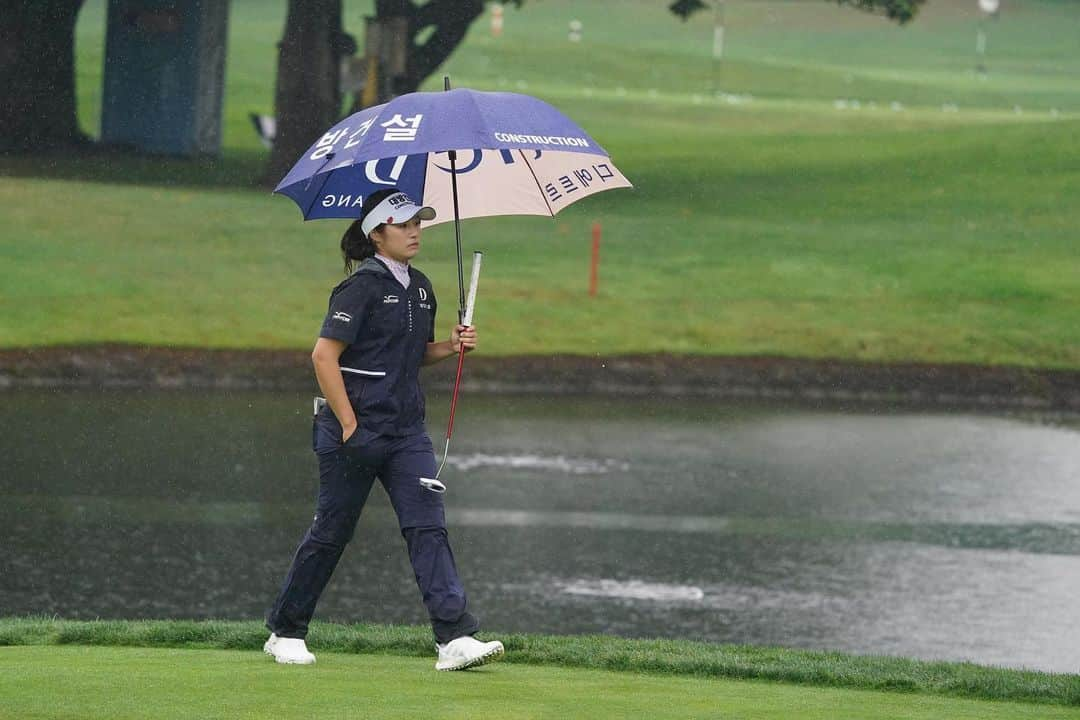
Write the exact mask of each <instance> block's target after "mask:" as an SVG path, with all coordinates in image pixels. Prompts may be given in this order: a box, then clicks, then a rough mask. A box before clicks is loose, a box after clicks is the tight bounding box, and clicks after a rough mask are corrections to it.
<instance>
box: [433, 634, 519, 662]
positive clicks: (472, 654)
mask: <svg viewBox="0 0 1080 720" xmlns="http://www.w3.org/2000/svg"><path fill="white" fill-rule="evenodd" d="M435 647H437V648H439V661H438V662H436V663H435V669H436V670H466V669H468V668H471V667H477V666H478V665H485V664H487V663H489V662H495V661H496V660H498V659H499V658H501V657H502V656H503V653H504V652H506V651H505V650H504V649H503V644H502V643H501V642H499V641H498V640H492V641H491V642H480V641H479V640H477V639H476V638H474V637H472V636H471V635H466V636H464V637H459V638H455V639H454V640H451V641H450V642H448V643H446V644H445V645H438V644H436V646H435Z"/></svg>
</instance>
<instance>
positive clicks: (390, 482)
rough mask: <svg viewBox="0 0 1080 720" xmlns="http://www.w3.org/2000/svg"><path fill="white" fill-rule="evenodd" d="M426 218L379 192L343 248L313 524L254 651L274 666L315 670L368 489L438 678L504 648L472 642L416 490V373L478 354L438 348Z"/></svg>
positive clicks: (325, 348)
mask: <svg viewBox="0 0 1080 720" xmlns="http://www.w3.org/2000/svg"><path fill="white" fill-rule="evenodd" d="M434 217H435V211H434V210H433V209H432V208H430V207H421V206H419V205H417V204H416V203H415V202H413V200H411V199H410V198H409V197H408V196H407V195H406V194H405V193H403V192H400V191H398V190H382V191H379V192H376V193H373V194H372V195H371V196H369V197H368V198H367V200H366V201H365V202H364V204H363V207H362V209H361V214H360V219H359V220H357V221H355V222H354V223H353V224H352V225H351V226H350V227H349V229H348V230H346V231H345V235H344V236H343V237H342V238H341V252H342V255H343V256H344V258H345V270H346V272H347V273H349V277H348V278H346V279H345V281H344V282H342V283H341V284H340V285H338V286H337V287H336V288H334V290H333V292H332V293H331V294H330V308H329V310H328V311H327V313H326V319H325V320H323V324H322V330H321V331H320V333H319V339H318V341H317V342H316V343H315V350H314V351H313V352H312V353H311V358H312V361H313V362H314V365H315V377H316V379H317V380H318V383H319V388H320V389H321V390H322V392H323V395H325V396H326V404H325V405H323V406H322V407H321V408H320V409H319V410H318V411H317V413H316V416H315V423H314V424H315V428H314V449H315V453H316V455H317V457H318V460H319V497H318V503H317V508H316V511H315V519H314V520H313V521H312V523H311V527H310V528H309V529H308V531H307V534H306V535H305V536H304V539H303V541H301V543H300V547H299V548H298V549H297V551H296V556H295V557H294V558H293V561H292V567H291V568H290V569H289V574H288V575H287V576H286V577H285V583H284V585H283V586H282V588H281V593H280V594H279V595H278V597H277V600H276V601H275V602H274V605H273V607H272V608H271V609H270V612H269V614H268V615H267V619H266V626H267V627H268V628H269V629H270V631H271V633H272V634H271V635H270V639H269V640H267V641H266V645H265V646H264V648H263V649H264V650H265V651H266V652H267V654H269V655H273V656H274V659H275V660H277V661H278V662H279V663H299V664H309V663H313V662H315V656H314V655H312V654H311V653H310V652H309V651H308V649H307V645H306V644H305V642H304V638H305V637H306V635H307V631H308V623H309V622H310V621H311V617H312V615H313V614H314V612H315V605H316V603H318V601H319V596H320V595H321V594H322V592H323V589H324V588H325V587H326V583H327V582H328V581H329V580H330V575H331V574H332V573H333V572H334V567H335V566H336V565H337V563H338V559H339V558H340V557H341V553H342V551H343V550H344V549H345V545H346V543H348V542H349V540H350V539H351V538H352V535H353V530H354V529H355V528H356V522H357V520H358V519H359V517H360V511H361V509H363V507H364V502H365V501H366V500H367V497H368V493H369V492H370V491H371V486H372V484H373V483H374V481H375V479H376V478H378V479H379V481H380V482H381V483H382V486H383V487H384V488H385V489H386V492H387V494H388V495H389V496H390V502H391V504H392V505H393V507H394V512H395V513H397V518H398V524H399V526H400V527H401V534H402V536H404V538H405V543H406V545H407V546H408V549H409V560H410V561H411V562H412V566H413V570H414V571H415V573H416V584H417V585H418V586H419V587H420V594H421V595H422V597H423V601H424V605H425V606H426V607H427V611H428V615H429V616H430V618H431V625H432V628H433V629H434V631H435V641H436V644H437V646H438V653H439V658H438V662H437V663H436V664H435V668H436V669H438V670H462V669H465V668H468V667H473V666H475V665H481V664H483V663H485V662H490V661H492V660H495V659H498V658H499V657H500V656H501V655H502V653H503V645H502V643H501V642H498V641H494V642H481V641H479V640H477V639H476V638H474V637H473V635H474V634H475V633H476V632H477V630H478V629H479V627H480V626H479V623H478V622H477V619H476V618H475V617H473V615H472V614H470V613H469V611H468V609H467V608H466V600H465V590H464V589H463V588H462V586H461V580H459V579H458V574H457V568H456V567H455V566H454V555H453V553H452V552H451V551H450V543H449V541H448V540H447V536H446V519H445V516H444V512H443V496H442V495H441V494H440V493H437V492H433V491H432V490H429V489H427V488H425V487H424V486H422V485H421V484H420V482H419V479H420V478H421V477H427V478H433V477H435V453H434V450H433V448H432V445H431V439H430V438H429V437H428V435H427V433H426V431H425V429H424V395H423V393H422V392H421V390H420V383H419V373H420V366H421V365H430V364H431V363H435V362H438V361H440V360H445V359H446V358H448V357H451V356H453V355H455V354H456V353H459V352H466V351H469V350H472V349H473V348H475V347H476V331H475V330H473V329H471V328H466V327H465V326H463V325H458V326H457V327H455V328H454V330H453V331H452V332H451V333H450V339H449V340H448V341H445V342H435V335H434V327H435V309H436V306H435V292H434V290H432V288H431V282H430V281H429V280H428V279H427V277H425V276H424V274H423V273H421V272H420V271H418V270H417V269H416V268H414V267H412V266H411V265H410V260H412V258H413V257H414V256H415V255H416V254H417V253H418V252H419V251H420V221H421V220H431V219H433V218H434Z"/></svg>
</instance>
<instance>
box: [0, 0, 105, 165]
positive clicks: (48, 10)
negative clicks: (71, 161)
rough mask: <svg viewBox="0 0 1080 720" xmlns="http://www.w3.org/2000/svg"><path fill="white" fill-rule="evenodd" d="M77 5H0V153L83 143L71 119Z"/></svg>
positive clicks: (59, 1) (40, 0)
mask: <svg viewBox="0 0 1080 720" xmlns="http://www.w3.org/2000/svg"><path fill="white" fill-rule="evenodd" d="M82 4H83V0H3V1H2V2H0V95H2V97H3V99H2V101H0V151H26V150H34V151H37V152H40V151H47V150H52V149H55V148H61V147H63V148H70V147H71V146H73V145H83V144H86V143H88V142H89V138H88V137H87V136H86V135H84V134H83V133H82V131H81V130H80V129H79V121H78V118H77V117H76V114H75V20H76V18H78V15H79V10H80V9H81V8H82Z"/></svg>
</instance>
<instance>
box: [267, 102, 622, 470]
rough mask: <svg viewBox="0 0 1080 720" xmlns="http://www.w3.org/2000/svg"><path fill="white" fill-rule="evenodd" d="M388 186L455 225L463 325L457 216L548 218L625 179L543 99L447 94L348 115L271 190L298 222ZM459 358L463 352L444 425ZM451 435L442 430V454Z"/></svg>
mask: <svg viewBox="0 0 1080 720" xmlns="http://www.w3.org/2000/svg"><path fill="white" fill-rule="evenodd" d="M447 84H448V85H449V81H447ZM389 187H397V188H399V189H400V190H402V191H404V192H405V193H406V194H407V195H409V196H410V197H411V198H413V199H414V200H418V201H421V202H422V204H424V205H429V206H431V207H433V208H435V212H436V217H435V219H434V220H432V221H428V222H427V224H428V225H431V224H437V223H440V222H446V221H449V220H454V222H455V231H456V232H455V234H456V238H457V265H458V297H459V308H458V312H459V319H461V318H463V317H464V311H465V288H464V274H463V271H462V263H461V236H460V230H459V222H458V221H459V220H461V219H465V218H474V217H489V216H493V215H547V216H554V215H555V214H556V213H558V212H559V211H560V210H562V209H563V208H565V207H566V206H568V205H570V204H571V203H573V202H576V201H577V200H580V199H582V198H584V197H588V196H589V195H592V194H594V193H597V192H600V191H603V190H610V189H613V188H619V187H630V182H629V181H628V180H627V179H626V178H625V177H624V176H623V174H622V173H621V172H620V171H619V170H618V168H616V167H615V164H614V163H613V162H612V161H611V158H609V157H608V153H607V151H605V150H604V149H603V148H602V147H601V146H600V145H599V143H597V142H596V141H595V140H594V139H593V138H592V137H591V136H590V135H589V134H588V133H586V132H585V131H584V130H583V129H581V128H580V127H579V126H578V125H576V124H575V123H574V122H573V121H571V120H570V119H569V118H567V117H566V116H565V115H563V114H562V113H561V112H559V111H558V110H556V109H555V108H554V107H552V106H551V105H549V104H547V103H545V102H543V101H542V100H539V99H537V98H534V97H530V96H528V95H521V94H518V93H497V92H479V91H476V90H468V89H457V90H449V89H447V90H446V91H444V92H416V93H409V94H406V95H401V96H398V97H396V98H394V99H393V100H391V101H389V102H387V103H385V104H383V105H377V106H375V107H370V108H367V109H365V110H361V111H360V112H358V113H355V114H353V115H350V116H349V117H347V118H345V119H344V120H342V121H341V122H339V123H337V124H336V125H334V126H333V127H332V128H330V129H329V130H327V131H326V132H325V133H324V134H323V136H322V137H321V138H319V139H318V140H317V141H316V142H315V144H314V145H312V146H311V147H310V148H308V150H307V152H305V153H304V156H303V157H302V158H301V159H300V160H299V162H297V163H296V165H294V166H293V168H292V170H290V171H289V173H288V175H286V176H285V178H284V179H283V180H282V181H281V182H280V183H279V184H278V186H277V187H276V188H275V189H274V192H277V193H281V194H283V195H286V196H288V197H290V198H292V200H293V201H294V202H296V204H297V205H299V206H300V210H301V211H302V212H303V214H304V219H305V220H312V219H318V218H347V219H355V218H357V217H358V216H359V214H360V208H361V206H362V205H363V202H364V198H365V197H367V196H368V195H370V194H371V193H373V192H376V191H378V190H381V189H384V188H389ZM463 359H464V353H462V354H461V356H460V357H459V360H458V376H457V380H456V381H455V384H454V402H452V404H451V408H452V409H451V414H450V429H452V428H453V407H454V404H455V403H456V400H457V391H458V385H459V383H460V380H461V362H462V360H463ZM449 435H450V430H448V431H447V449H449ZM444 461H445V455H444Z"/></svg>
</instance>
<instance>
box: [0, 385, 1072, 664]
mask: <svg viewBox="0 0 1080 720" xmlns="http://www.w3.org/2000/svg"><path fill="white" fill-rule="evenodd" d="M0 399H2V406H0V543H2V544H3V547H4V548H5V552H4V553H3V554H0V614H24V613H50V614H58V615H62V616H65V617H79V618H93V617H110V618H111V617H123V618H136V617H137V618H157V617H194V618H208V617H215V618H221V617H224V618H254V617H261V616H262V614H263V612H264V611H265V609H266V606H267V605H268V604H269V602H270V601H271V600H272V597H273V595H274V593H275V591H276V589H277V585H278V583H279V582H280V580H281V578H282V576H283V574H284V572H285V570H286V568H287V565H288V563H289V560H290V558H291V555H292V551H293V549H294V548H295V545H296V543H297V541H298V540H299V538H300V537H301V535H302V534H303V531H304V529H305V528H306V525H307V523H308V522H309V520H310V516H311V512H312V503H313V499H314V492H315V484H316V479H317V475H316V471H315V463H314V460H313V458H312V456H311V453H310V438H311V432H310V418H309V416H308V414H307V413H308V412H309V408H310V405H311V403H310V398H308V397H304V396H300V395H296V394H291V393H290V394H282V393H228V394H215V393H193V392H186V393H184V392H148V391H129V392H125V391H115V390H110V391H105V392H96V391H71V390H64V391H48V392H28V391H10V392H4V393H2V394H0ZM444 405H445V403H444V402H442V401H441V400H440V398H437V397H435V398H431V399H430V402H429V407H430V408H431V414H432V417H431V421H432V428H433V429H435V432H434V433H433V435H435V436H436V438H435V439H436V445H437V446H441V443H440V441H439V439H438V436H439V435H440V432H439V428H440V426H441V425H442V422H443V418H444V413H445V410H443V406H444ZM443 478H444V480H446V482H447V485H449V487H450V491H449V494H448V495H447V507H448V516H449V521H450V525H451V540H452V543H453V545H454V549H455V553H456V555H457V559H458V563H459V566H460V570H461V572H462V575H463V578H464V580H465V583H466V587H467V589H468V590H469V593H470V602H471V604H472V605H473V607H474V609H475V610H476V611H477V613H478V614H479V615H480V616H481V617H482V619H483V621H484V624H485V626H486V627H487V628H489V629H492V630H505V631H529V632H551V633H583V632H588V633H595V632H609V633H616V634H620V635H626V636H634V637H656V636H664V637H683V638H692V639H705V640H712V641H722V642H739V643H753V644H778V645H786V646H795V647H805V648H828V649H841V650H846V651H853V652H860V653H884V654H901V655H911V656H916V657H921V658H947V659H969V660H974V661H978V662H983V663H994V664H1004V665H1010V666H1025V667H1034V668H1040V669H1049V670H1057V671H1070V672H1076V671H1077V670H1078V669H1080V603H1078V602H1077V598H1078V597H1080V423H1078V422H1077V420H1075V419H1068V418H1065V419H1063V418H1060V417H1057V418H1044V417H1038V416H1032V415H1024V416H980V415H971V414H948V413H925V412H910V411H909V412H904V411H885V410H881V411H877V412H868V411H866V410H865V409H863V410H860V411H843V410H838V409H808V408H800V407H777V406H772V405H747V404H738V405H736V404H730V403H727V402H720V401H714V402H709V403H693V402H686V401H676V400H670V399H656V400H649V399H632V400H627V399H587V400H577V401H569V400H567V399H565V398H559V399H538V398H516V397H504V396H497V397H493V396H467V397H466V398H465V399H464V400H463V402H462V406H461V410H460V415H459V418H458V421H457V423H456V425H455V436H454V445H453V447H452V448H451V456H450V460H449V461H448V463H447V467H446V470H445V471H444V475H443ZM319 615H320V617H322V618H324V619H334V620H340V621H371V622H409V623H422V622H424V613H423V608H422V606H421V604H420V601H419V597H418V594H417V591H416V587H415V584H414V581H413V578H412V574H411V571H410V569H409V566H408V562H407V558H406V556H405V553H404V544H403V541H402V540H401V538H400V535H399V534H398V532H397V527H396V523H395V521H394V518H393V513H392V512H391V510H390V507H389V504H388V503H387V502H386V500H385V497H384V496H383V494H382V493H381V491H375V492H374V493H373V494H372V500H371V502H370V503H369V506H368V508H367V509H366V510H365V514H364V516H363V518H362V519H361V522H360V527H359V529H358V531H357V534H356V538H355V539H354V540H353V543H352V544H351V545H350V547H349V549H348V550H347V551H346V554H345V556H344V558H343V560H342V563H341V565H340V566H339V568H338V571H337V573H336V574H335V577H334V579H333V580H332V581H331V585H330V587H329V589H328V591H327V594H326V595H325V596H324V599H323V602H322V604H321V606H320V613H319Z"/></svg>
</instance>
